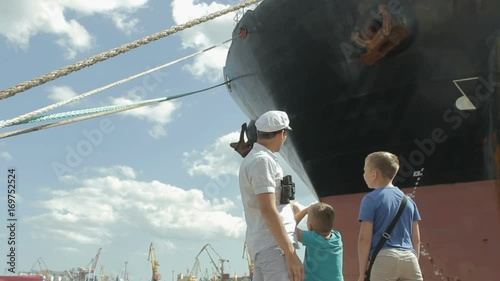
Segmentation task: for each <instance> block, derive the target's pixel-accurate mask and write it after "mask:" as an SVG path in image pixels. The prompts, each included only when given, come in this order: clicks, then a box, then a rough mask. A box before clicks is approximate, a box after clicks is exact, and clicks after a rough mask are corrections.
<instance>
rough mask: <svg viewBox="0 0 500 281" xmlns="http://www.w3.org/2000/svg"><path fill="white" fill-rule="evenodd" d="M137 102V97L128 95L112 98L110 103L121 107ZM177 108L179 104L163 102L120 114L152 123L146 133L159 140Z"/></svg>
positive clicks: (138, 99)
mask: <svg viewBox="0 0 500 281" xmlns="http://www.w3.org/2000/svg"><path fill="white" fill-rule="evenodd" d="M139 101H141V98H140V97H139V96H138V95H136V94H133V93H130V94H129V96H128V97H120V98H114V99H113V101H112V102H113V104H116V105H121V104H131V103H134V102H139ZM179 107H180V103H178V102H173V101H164V102H161V103H159V104H156V105H149V106H145V107H140V108H136V109H132V110H127V111H124V112H122V113H120V114H123V115H128V116H133V117H136V118H139V119H144V120H146V121H148V122H151V123H154V125H153V127H151V128H150V129H149V130H148V133H149V135H150V136H152V137H153V138H160V137H162V136H165V135H166V134H167V131H166V130H165V125H166V124H167V123H170V122H171V121H172V114H173V113H174V111H175V110H176V109H178V108H179Z"/></svg>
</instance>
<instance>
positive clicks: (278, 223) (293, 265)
mask: <svg viewBox="0 0 500 281" xmlns="http://www.w3.org/2000/svg"><path fill="white" fill-rule="evenodd" d="M257 201H258V202H259V209H260V212H261V214H262V216H263V217H264V220H265V221H266V225H267V227H268V228H269V231H270V232H271V234H272V235H273V237H274V239H275V240H276V242H277V243H278V245H279V247H280V248H281V250H283V252H284V254H285V260H286V266H287V269H288V273H289V275H290V279H291V280H293V281H302V280H304V266H303V265H302V261H301V260H300V259H299V257H298V256H297V253H296V252H295V247H294V246H293V244H292V241H290V239H289V238H288V235H287V233H286V230H285V226H284V225H283V221H282V219H281V216H280V214H279V212H278V209H277V208H276V205H275V201H276V197H275V195H274V193H261V194H257Z"/></svg>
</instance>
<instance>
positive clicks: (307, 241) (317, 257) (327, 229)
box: [294, 203, 344, 281]
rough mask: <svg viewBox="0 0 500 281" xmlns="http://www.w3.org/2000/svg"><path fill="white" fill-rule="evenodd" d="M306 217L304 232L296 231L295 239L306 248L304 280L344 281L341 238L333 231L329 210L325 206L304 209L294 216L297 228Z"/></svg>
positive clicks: (315, 205) (319, 204) (333, 217)
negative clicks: (296, 237) (296, 236)
mask: <svg viewBox="0 0 500 281" xmlns="http://www.w3.org/2000/svg"><path fill="white" fill-rule="evenodd" d="M294 209H295V210H296V211H298V207H297V206H294ZM306 214H307V215H308V217H307V228H308V231H306V230H301V229H297V235H298V240H299V241H300V242H302V244H303V245H304V246H306V254H305V257H304V270H305V273H306V275H305V279H304V281H344V274H343V270H342V266H343V245H342V236H341V235H340V232H338V231H336V230H333V225H334V223H335V212H334V210H333V208H332V207H331V206H330V205H328V204H325V203H316V204H313V205H311V206H309V207H307V208H304V209H303V210H300V211H298V212H296V214H295V220H296V221H297V225H298V224H299V222H300V221H301V220H302V219H303V218H304V216H305V215H306Z"/></svg>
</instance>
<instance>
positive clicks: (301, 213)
mask: <svg viewBox="0 0 500 281" xmlns="http://www.w3.org/2000/svg"><path fill="white" fill-rule="evenodd" d="M308 212H309V207H306V208H304V209H302V210H300V211H299V212H298V213H295V222H296V223H297V224H299V223H300V221H301V220H302V219H303V218H304V217H305V216H306V215H307V213H308Z"/></svg>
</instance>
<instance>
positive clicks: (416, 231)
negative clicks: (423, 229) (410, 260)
mask: <svg viewBox="0 0 500 281" xmlns="http://www.w3.org/2000/svg"><path fill="white" fill-rule="evenodd" d="M412 232H413V233H412V237H411V240H412V243H413V248H414V249H415V251H417V259H418V258H420V228H419V226H418V221H414V222H413V231H412Z"/></svg>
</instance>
